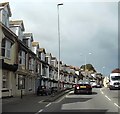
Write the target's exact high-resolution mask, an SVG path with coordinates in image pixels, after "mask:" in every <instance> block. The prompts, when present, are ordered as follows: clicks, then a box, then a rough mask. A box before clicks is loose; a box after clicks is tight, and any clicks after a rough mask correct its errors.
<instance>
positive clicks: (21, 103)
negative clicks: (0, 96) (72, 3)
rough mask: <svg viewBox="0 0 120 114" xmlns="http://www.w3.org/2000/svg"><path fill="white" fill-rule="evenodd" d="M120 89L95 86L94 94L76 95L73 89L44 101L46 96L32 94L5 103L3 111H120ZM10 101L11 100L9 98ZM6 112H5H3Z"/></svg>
mask: <svg viewBox="0 0 120 114" xmlns="http://www.w3.org/2000/svg"><path fill="white" fill-rule="evenodd" d="M119 92H120V90H119V91H118V90H109V89H107V88H93V93H92V95H86V94H80V95H75V94H74V93H73V91H70V92H69V93H67V94H65V95H64V96H62V97H60V98H59V99H57V100H56V101H54V102H43V101H44V99H46V96H35V95H34V96H30V97H23V99H22V100H21V99H19V100H16V101H15V100H14V101H13V102H10V103H7V102H6V103H4V104H3V112H14V113H16V112H31V113H32V114H39V113H42V112H49V113H50V112H52V113H53V112H55V114H56V112H74V113H75V112H85V113H87V112H88V113H90V112H91V113H92V114H93V113H94V112H95V114H96V113H97V112H99V114H100V113H101V114H104V113H106V112H108V113H111V114H113V113H116V114H119V113H118V112H120V110H119V109H120V104H119V102H118V101H119V99H120V95H119ZM8 101H9V100H8ZM3 114H4V113H3Z"/></svg>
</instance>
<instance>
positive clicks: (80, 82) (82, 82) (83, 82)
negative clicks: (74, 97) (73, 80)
mask: <svg viewBox="0 0 120 114" xmlns="http://www.w3.org/2000/svg"><path fill="white" fill-rule="evenodd" d="M78 84H90V82H89V81H79V82H78Z"/></svg>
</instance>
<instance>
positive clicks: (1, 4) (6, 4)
mask: <svg viewBox="0 0 120 114" xmlns="http://www.w3.org/2000/svg"><path fill="white" fill-rule="evenodd" d="M0 7H3V8H5V7H7V8H8V12H9V16H10V17H11V16H12V13H11V10H10V5H9V2H4V3H0Z"/></svg>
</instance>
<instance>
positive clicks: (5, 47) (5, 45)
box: [1, 39, 12, 59]
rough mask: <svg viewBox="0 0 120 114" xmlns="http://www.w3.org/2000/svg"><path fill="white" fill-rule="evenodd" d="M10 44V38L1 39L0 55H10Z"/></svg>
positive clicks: (6, 56) (8, 56)
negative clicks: (0, 51) (0, 49)
mask: <svg viewBox="0 0 120 114" xmlns="http://www.w3.org/2000/svg"><path fill="white" fill-rule="evenodd" d="M11 46H12V42H11V41H10V40H7V39H3V40H2V47H1V48H2V56H3V57H5V58H9V59H10V57H11Z"/></svg>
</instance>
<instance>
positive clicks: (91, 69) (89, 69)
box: [80, 64, 96, 72]
mask: <svg viewBox="0 0 120 114" xmlns="http://www.w3.org/2000/svg"><path fill="white" fill-rule="evenodd" d="M85 67H86V70H88V71H93V72H96V70H95V68H94V67H93V66H92V65H91V64H86V66H85V65H82V66H81V67H80V69H83V70H85Z"/></svg>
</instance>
